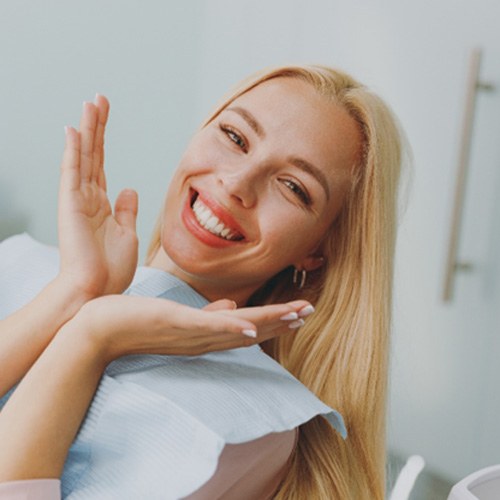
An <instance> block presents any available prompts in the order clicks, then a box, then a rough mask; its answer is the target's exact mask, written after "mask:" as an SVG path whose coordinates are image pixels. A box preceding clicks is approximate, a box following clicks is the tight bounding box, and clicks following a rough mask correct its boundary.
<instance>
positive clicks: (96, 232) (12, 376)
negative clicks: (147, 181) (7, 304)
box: [0, 96, 137, 396]
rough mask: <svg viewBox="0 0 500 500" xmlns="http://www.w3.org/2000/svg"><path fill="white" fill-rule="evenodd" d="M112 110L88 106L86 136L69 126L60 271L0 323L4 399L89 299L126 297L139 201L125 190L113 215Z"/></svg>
mask: <svg viewBox="0 0 500 500" xmlns="http://www.w3.org/2000/svg"><path fill="white" fill-rule="evenodd" d="M108 111H109V104H108V101H107V100H106V99H105V98H104V97H103V96H97V97H96V101H95V104H92V103H85V104H84V109H83V113H82V119H81V121H80V132H78V131H76V130H75V129H73V128H68V129H67V133H66V143H65V149H64V154H63V159H62V163H61V182H60V189H59V216H58V218H59V246H60V254H61V266H60V272H59V275H58V276H57V278H56V279H55V280H54V281H52V282H51V283H50V284H49V285H48V286H47V287H46V288H44V289H43V290H42V291H41V293H40V294H39V295H38V296H37V297H36V298H35V299H34V300H33V301H32V302H30V303H29V304H28V305H26V306H25V307H24V308H22V309H21V310H19V311H18V312H16V313H14V314H13V315H11V316H10V317H8V318H6V319H4V320H2V321H0V366H1V367H2V376H1V378H0V396H2V395H3V394H5V393H6V392H7V391H8V390H9V389H10V388H11V387H12V386H13V385H14V384H15V383H17V382H18V381H19V380H20V379H21V378H22V377H23V375H24V374H25V373H26V371H27V370H28V369H29V368H30V366H31V365H32V364H33V363H34V362H35V360H36V359H37V358H38V356H39V355H40V353H41V352H42V351H43V350H44V349H45V348H46V347H47V345H48V344H49V342H50V341H51V339H52V338H53V337H54V335H55V334H56V332H57V331H58V330H59V328H60V327H61V326H62V325H63V324H64V323H66V321H68V320H69V319H71V318H72V317H73V316H74V315H75V314H76V312H77V311H78V310H79V309H80V307H81V306H82V305H83V304H84V303H85V302H87V301H88V300H90V299H92V298H94V297H97V296H100V295H103V294H109V293H119V292H122V291H123V290H124V289H125V288H126V287H127V286H128V284H129V283H130V281H131V279H132V277H133V273H134V270H135V266H136V263H137V237H136V233H135V219H136V215H137V195H136V194H135V192H133V191H130V190H124V191H122V193H120V195H119V196H118V199H117V201H116V204H115V209H114V214H113V211H112V208H111V205H110V203H109V200H108V197H107V194H106V180H105V176H104V170H103V161H104V129H105V126H106V121H107V118H108Z"/></svg>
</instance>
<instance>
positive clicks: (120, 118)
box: [0, 0, 500, 499]
mask: <svg viewBox="0 0 500 500" xmlns="http://www.w3.org/2000/svg"><path fill="white" fill-rule="evenodd" d="M499 20H500V4H499V3H498V2H497V1H496V0H474V1H472V0H470V1H466V0H461V1H457V0H432V1H430V0H421V1H420V2H406V1H404V0H403V1H402V0H385V1H382V0H359V1H354V2H340V1H338V0H309V1H308V2H304V1H299V0H266V1H264V0H253V1H248V0H236V1H235V0H233V1H230V0H190V1H186V2H179V1H176V2H174V1H167V0H142V1H141V2H139V1H138V0H137V1H132V0H85V1H68V0H45V1H44V2H38V1H36V0H1V2H0V239H3V238H5V237H7V236H8V235H10V234H14V233H17V232H21V231H28V232H29V233H30V234H31V235H32V236H34V237H35V238H37V239H39V240H41V241H43V242H45V243H48V244H57V233H56V205H57V184H58V174H59V161H60V157H61V152H62V147H63V137H64V133H63V127H64V125H66V124H71V125H75V126H77V125H78V121H79V115H80V110H81V103H82V101H84V100H92V99H93V98H94V95H95V93H96V92H99V93H102V94H105V95H107V96H108V97H109V99H110V101H111V116H110V122H109V127H108V132H107V146H106V147H107V149H106V154H107V160H106V169H107V175H108V184H109V192H110V196H111V197H112V198H114V197H115V196H116V194H117V193H118V192H119V191H120V190H121V189H122V188H124V187H133V188H135V189H136V190H137V191H138V192H139V197H140V215H139V223H138V224H139V228H138V230H139V236H140V239H141V255H144V253H145V249H146V246H147V241H148V237H149V234H150V232H151V230H152V227H153V224H154V221H155V219H156V216H157V213H158V211H159V208H160V206H161V203H162V199H163V195H164V192H165V189H166V186H167V185H168V182H169V179H170V176H171V174H172V172H173V170H174V169H175V166H176V164H177V162H178V160H179V158H180V155H181V154H182V151H183V149H184V147H185V145H186V143H187V142H188V140H189V138H190V135H191V134H192V132H193V131H194V130H195V128H196V127H197V126H198V124H199V123H200V122H201V120H202V119H203V118H204V116H205V115H206V114H207V113H208V112H209V111H210V109H211V108H212V107H213V105H214V104H215V101H216V100H217V99H219V98H220V97H221V95H222V94H223V93H224V92H225V91H226V90H227V89H228V87H230V86H231V85H233V84H234V83H236V82H237V81H238V80H240V79H241V78H243V77H245V76H247V75H248V74H249V73H251V72H253V71H254V70H257V69H261V68H262V67H265V66H269V65H274V64H282V63H293V62H317V63H323V64H328V65H332V66H336V67H340V68H342V69H344V70H347V71H348V72H350V73H352V74H353V75H354V76H355V77H357V78H358V79H359V80H361V81H362V82H364V83H366V84H367V85H368V86H370V87H371V88H373V89H374V90H375V91H376V92H377V93H379V94H380V95H381V96H382V97H383V98H385V100H386V101H387V102H388V103H389V104H390V105H391V106H392V108H393V109H394V111H395V112H396V114H397V115H398V117H399V119H400V121H401V123H402V126H403V128H404V129H405V131H406V134H407V136H408V139H409V142H410V144H411V147H412V150H413V163H414V164H413V167H412V173H411V175H409V174H407V178H410V177H411V180H410V182H409V185H410V189H409V196H408V197H407V198H408V199H407V201H406V203H404V202H403V203H402V207H403V210H402V216H401V222H400V234H399V241H398V253H397V266H396V282H395V304H394V340H393V355H392V368H391V393H390V413H389V420H388V429H389V445H390V456H391V464H392V465H391V471H390V473H391V474H393V475H395V474H396V473H397V470H398V467H399V463H400V461H401V460H404V459H406V457H408V456H409V455H411V454H414V453H418V454H421V455H422V456H423V457H424V458H425V460H426V462H427V466H426V469H425V474H424V475H423V476H422V477H421V478H420V479H419V480H418V483H417V489H416V491H415V493H414V496H413V497H412V498H423V499H434V498H435V499H445V498H446V496H447V493H448V491H449V486H450V485H451V484H452V483H454V482H456V481H457V480H458V479H460V478H461V477H464V476H465V475H467V474H469V473H471V472H473V471H475V470H477V469H480V468H482V467H485V466H487V465H492V464H495V463H499V462H500V431H499V428H498V427H499V426H498V421H499V415H500V391H499V390H498V381H500V363H498V358H499V357H500V331H499V330H500V328H499V324H500V291H499V283H500V224H499V223H498V219H499V218H500V206H499V204H498V203H497V198H498V197H497V195H496V193H498V192H500V57H499V56H500V34H499V32H498V21H499ZM474 48H480V49H482V64H481V68H480V78H481V80H482V81H484V82H487V83H491V84H492V85H493V87H494V86H496V88H493V89H492V90H489V91H479V92H478V96H477V99H476V111H475V114H474V118H475V120H474V129H473V133H472V146H471V152H470V170H469V174H468V176H467V179H466V180H467V185H466V187H465V188H464V193H465V204H464V208H463V211H462V216H463V217H462V226H461V227H462V230H461V233H460V238H459V240H458V259H459V260H460V261H461V262H466V263H467V264H468V265H467V266H462V267H465V268H466V269H467V271H466V272H465V271H464V272H459V273H458V274H457V275H456V278H455V283H454V285H455V287H454V293H453V299H452V300H451V301H447V302H444V301H443V299H442V294H443V286H444V284H443V280H444V275H445V269H446V267H447V266H446V257H447V253H448V239H449V235H450V232H451V223H452V212H453V203H454V201H453V200H454V192H455V183H456V176H457V162H458V159H459V150H460V144H461V142H460V141H461V129H462V121H463V116H464V109H465V106H466V104H465V103H466V88H467V78H468V76H467V75H468V67H469V58H470V53H471V50H472V49H474ZM404 207H406V208H404ZM452 267H453V266H452ZM455 267H457V266H455Z"/></svg>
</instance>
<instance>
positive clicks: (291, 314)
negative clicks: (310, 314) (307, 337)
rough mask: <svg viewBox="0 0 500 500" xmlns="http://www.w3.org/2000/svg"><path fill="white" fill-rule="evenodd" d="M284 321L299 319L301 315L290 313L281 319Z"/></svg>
mask: <svg viewBox="0 0 500 500" xmlns="http://www.w3.org/2000/svg"><path fill="white" fill-rule="evenodd" d="M280 319H281V320H282V321H289V320H292V319H299V315H298V314H297V313H296V312H293V311H292V312H289V313H287V314H285V315H283V316H281V318H280Z"/></svg>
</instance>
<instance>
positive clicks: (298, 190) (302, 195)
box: [281, 179, 311, 205]
mask: <svg viewBox="0 0 500 500" xmlns="http://www.w3.org/2000/svg"><path fill="white" fill-rule="evenodd" d="M281 182H282V183H283V184H284V185H285V186H286V187H287V188H288V189H289V190H290V191H292V193H293V194H294V195H295V196H297V198H299V199H300V201H301V202H302V203H304V205H310V204H311V197H310V196H309V195H308V194H307V192H306V191H305V190H304V189H302V187H301V186H300V185H299V184H297V183H296V182H294V181H292V180H290V179H281Z"/></svg>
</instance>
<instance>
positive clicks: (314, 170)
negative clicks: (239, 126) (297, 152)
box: [227, 106, 330, 200]
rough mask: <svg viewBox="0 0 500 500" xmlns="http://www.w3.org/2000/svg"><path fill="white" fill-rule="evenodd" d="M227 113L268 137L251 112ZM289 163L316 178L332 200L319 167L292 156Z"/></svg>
mask: <svg viewBox="0 0 500 500" xmlns="http://www.w3.org/2000/svg"><path fill="white" fill-rule="evenodd" d="M227 111H233V112H234V113H237V114H238V115H240V116H241V117H242V118H243V119H244V120H245V121H246V122H247V123H248V125H249V127H250V128H251V129H252V130H253V131H254V132H255V133H256V134H257V136H258V137H260V138H264V137H265V136H266V134H265V132H264V129H263V128H262V126H261V125H260V123H259V122H258V121H257V120H256V119H255V117H254V116H253V115H252V113H250V111H248V110H246V109H245V108H242V107H240V106H231V107H230V108H227ZM288 161H289V163H291V164H292V165H295V166H296V167H297V168H298V169H300V170H302V171H303V172H305V173H306V174H309V175H311V176H312V177H314V178H315V179H316V180H317V181H318V183H319V184H320V185H321V187H322V188H323V190H324V191H325V195H326V199H327V200H329V199H330V187H329V185H328V181H327V180H326V176H325V174H324V173H323V172H322V171H321V170H320V169H319V168H318V167H315V166H314V165H313V164H312V163H309V162H308V161H306V160H303V159H302V158H298V157H296V156H291V157H290V158H288Z"/></svg>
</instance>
